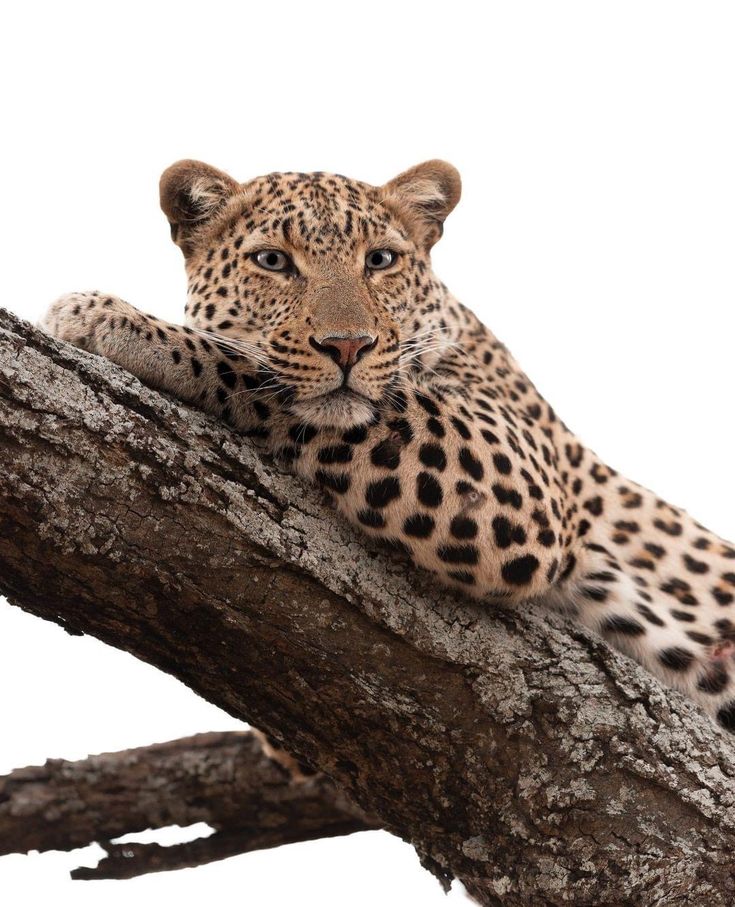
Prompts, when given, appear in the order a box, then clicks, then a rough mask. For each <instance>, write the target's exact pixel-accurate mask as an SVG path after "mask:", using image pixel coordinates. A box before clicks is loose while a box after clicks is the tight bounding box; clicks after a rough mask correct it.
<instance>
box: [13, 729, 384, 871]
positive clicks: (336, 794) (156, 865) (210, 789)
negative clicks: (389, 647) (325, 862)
mask: <svg viewBox="0 0 735 907" xmlns="http://www.w3.org/2000/svg"><path fill="white" fill-rule="evenodd" d="M196 822H206V823H208V824H209V825H210V826H211V827H212V828H213V830H214V832H213V834H212V835H210V836H209V837H201V838H198V839H196V840H194V841H189V842H185V843H181V844H174V845H170V846H165V847H164V846H160V845H158V844H141V843H135V844H132V843H125V844H111V843H109V842H110V840H111V839H112V838H119V837H122V836H123V835H125V834H129V833H130V832H139V831H143V830H145V829H148V828H163V827H165V826H167V825H179V826H182V827H185V826H187V825H193V824H194V823H196ZM375 827H376V825H375V823H374V822H371V821H370V820H369V819H367V818H366V817H365V816H364V814H362V813H361V812H360V811H359V810H358V809H356V807H355V806H354V805H353V804H351V803H350V802H349V801H348V800H347V798H346V797H345V796H344V794H343V793H342V792H341V791H340V790H339V789H338V788H336V787H335V786H334V784H332V782H331V781H329V779H328V778H327V777H326V776H325V775H317V776H316V777H314V778H311V779H309V780H308V781H305V782H303V783H302V782H294V781H291V778H290V775H289V774H288V773H287V772H286V771H284V770H283V769H281V768H280V767H279V766H278V765H277V764H276V763H275V762H273V761H272V760H271V759H269V758H268V757H267V756H265V755H264V754H263V752H262V750H261V747H260V744H259V743H258V741H257V740H256V739H255V737H254V735H253V734H250V733H236V732H231V733H221V734H200V735H198V736H196V737H187V738H184V739H182V740H173V741H171V742H170V743H162V744H158V745H156V746H147V747H139V748H137V749H132V750H125V751H124V752H122V753H105V754H103V755H101V756H91V757H90V758H88V759H83V760H81V761H79V762H67V761H66V760H63V759H49V760H48V761H47V762H46V764H45V765H41V766H32V767H29V768H22V769H18V770H17V771H14V772H11V773H10V774H9V775H6V776H5V777H0V854H7V853H25V852H27V851H29V850H41V851H44V850H73V849H74V848H77V847H84V846H85V845H87V844H91V843H93V842H95V841H99V842H101V843H102V845H103V847H104V848H105V850H106V851H107V856H106V857H105V858H104V859H103V860H101V861H100V863H99V865H98V866H96V867H94V868H87V867H82V868H80V869H77V870H75V871H74V872H73V873H72V876H73V877H74V878H77V879H109V878H116V879H122V878H125V879H128V878H131V877H133V876H136V875H140V874H142V873H146V872H154V871H159V870H164V869H180V868H182V867H184V866H198V865H201V864H202V863H208V862H211V861H213V860H221V859H222V858H223V857H228V856H232V855H233V854H238V853H245V852H246V851H251V850H261V849H263V848H266V847H274V846H276V845H279V844H290V843H294V842H297V841H308V840H312V839H314V838H324V837H332V836H334V835H345V834H351V833H352V832H355V831H365V830H367V829H370V828H375Z"/></svg>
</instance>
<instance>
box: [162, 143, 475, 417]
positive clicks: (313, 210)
mask: <svg viewBox="0 0 735 907" xmlns="http://www.w3.org/2000/svg"><path fill="white" fill-rule="evenodd" d="M459 193H460V183H459V175H458V174H457V172H456V170H455V169H454V168H453V167H451V166H450V165H449V164H446V163H444V162H441V161H429V162H427V163H425V164H421V165H419V166H418V167H415V168H413V169H412V170H409V171H406V172H405V173H403V174H401V175H400V176H399V177H397V178H396V179H394V180H392V181H390V182H389V183H387V184H386V185H384V186H380V187H376V186H370V185H368V184H366V183H362V182H358V181H356V180H350V179H347V178H345V177H343V176H337V175H331V174H324V173H273V174H270V175H268V176H263V177H258V178H256V179H253V180H251V181H249V182H246V183H242V184H241V183H237V182H236V181H235V180H233V179H232V178H231V177H229V176H227V175H226V174H224V173H222V172H221V171H218V170H215V169H214V168H212V167H209V166H208V165H205V164H201V163H198V162H195V161H181V162H179V163H178V164H174V165H173V167H170V168H169V169H168V170H167V171H166V172H165V173H164V174H163V177H162V178H161V204H162V207H163V210H164V212H165V213H166V215H167V217H168V219H169V222H170V224H171V232H172V237H173V239H174V241H175V242H176V243H177V244H178V245H179V246H180V248H181V249H182V251H183V253H184V256H185V261H186V271H187V276H188V282H189V291H188V301H187V306H186V319H187V324H188V325H189V327H192V328H194V329H196V330H197V331H200V332H211V333H212V334H214V335H216V336H217V337H219V338H221V337H224V338H226V340H227V342H228V343H229V348H230V350H231V351H233V353H234V354H237V353H238V352H240V353H242V355H243V357H246V358H248V359H249V360H251V361H252V362H253V363H254V365H255V367H256V371H257V373H258V375H257V377H258V379H259V381H260V387H264V388H272V390H273V393H274V394H280V395H281V397H282V398H286V399H288V405H289V407H290V409H291V411H292V412H294V413H295V414H296V415H297V416H299V418H302V419H304V420H305V421H308V422H309V423H310V424H314V425H317V426H319V425H331V426H333V427H345V428H348V427H351V426H357V425H361V424H365V423H367V422H369V421H370V420H371V419H372V418H373V417H374V413H375V408H376V407H377V406H379V405H380V404H381V403H383V402H385V401H386V400H389V399H390V395H391V393H392V391H393V390H394V388H395V387H396V384H397V383H398V381H399V380H400V378H401V375H402V374H405V372H406V371H407V370H416V369H420V368H425V367H430V366H431V364H432V361H434V360H435V359H436V358H438V356H440V355H441V351H442V348H443V347H444V345H445V344H446V343H451V342H452V328H453V325H452V318H451V313H450V312H449V311H448V310H447V294H446V290H445V289H444V287H443V285H442V284H441V283H440V282H439V281H438V280H437V279H436V278H435V276H434V275H433V273H432V270H431V262H430V250H431V247H432V245H433V244H434V242H435V241H436V240H437V239H438V238H439V236H440V235H441V231H442V223H443V221H444V218H445V217H446V216H447V214H448V213H449V212H450V211H451V210H452V208H453V207H454V205H455V204H456V202H457V201H458V199H459Z"/></svg>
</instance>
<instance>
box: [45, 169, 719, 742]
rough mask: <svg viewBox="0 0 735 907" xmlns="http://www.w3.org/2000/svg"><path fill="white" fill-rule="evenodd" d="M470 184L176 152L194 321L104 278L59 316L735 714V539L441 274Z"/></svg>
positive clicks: (173, 178) (415, 533)
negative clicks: (576, 416)
mask: <svg viewBox="0 0 735 907" xmlns="http://www.w3.org/2000/svg"><path fill="white" fill-rule="evenodd" d="M458 198H459V177H458V175H457V173H456V171H455V170H454V168H452V167H451V166H450V165H448V164H445V163H443V162H441V161H430V162H427V163H426V164H423V165H419V166H418V167H415V168H412V169H411V170H409V171H406V172H405V173H403V174H401V175H399V177H397V178H396V179H394V180H391V181H390V182H389V183H387V184H385V185H384V186H377V187H376V186H370V185H368V184H366V183H362V182H358V181H354V180H349V179H346V178H345V177H341V176H335V175H331V174H324V173H312V174H296V173H283V174H271V175H269V176H265V177H260V178H257V179H255V180H252V181H250V182H247V183H242V184H241V183H238V182H236V181H235V180H233V179H232V178H231V177H229V176H228V175H227V174H225V173H223V172H221V171H218V170H215V169H214V168H211V167H209V166H208V165H205V164H201V163H199V162H196V161H184V162H180V163H179V164H176V165H174V166H173V167H172V168H169V170H167V171H166V172H165V173H164V175H163V177H162V181H161V203H162V207H163V209H164V211H165V213H166V215H167V217H168V220H169V222H170V225H171V231H172V236H173V238H174V241H175V242H176V243H177V244H178V245H179V247H180V248H181V249H182V251H183V252H184V255H185V262H186V270H187V275H188V279H189V293H188V299H187V303H186V327H180V326H177V325H170V324H165V323H163V322H161V321H159V320H158V319H157V318H155V317H154V316H151V315H145V314H143V313H142V312H139V311H138V310H137V309H134V308H133V307H132V306H130V305H129V304H128V303H125V302H123V301H122V300H119V299H117V298H116V297H112V296H106V295H104V294H98V293H89V294H72V295H71V296H68V297H63V298H62V299H61V300H59V301H58V302H57V303H55V305H54V306H52V308H51V310H50V312H49V314H48V315H47V317H46V321H45V325H46V327H47V328H48V329H49V330H51V331H52V332H53V333H55V334H56V335H57V336H60V337H62V338H63V339H66V340H70V341H72V342H74V343H78V344H79V345H80V346H85V347H86V348H88V349H91V350H93V351H94V352H97V353H100V354H103V355H107V356H109V357H110V358H112V359H114V360H115V361H117V362H119V363H120V364H121V365H123V366H125V367H126V368H128V369H130V370H131V371H133V372H135V373H136V374H137V375H138V376H139V377H141V378H142V379H143V380H144V381H147V382H149V383H151V384H153V385H154V386H157V387H161V388H162V389H164V390H166V391H169V392H171V393H174V394H178V395H179V396H180V397H182V399H185V400H187V401H189V402H191V403H193V404H194V405H197V406H200V407H202V408H203V409H206V410H208V411H210V412H214V413H216V414H218V415H219V416H220V417H222V418H223V419H225V420H226V421H227V422H229V423H230V424H232V425H234V426H235V427H236V428H237V429H238V430H240V431H242V432H244V433H245V434H248V435H250V436H252V437H254V438H255V439H256V440H257V441H258V442H259V443H261V444H263V445H265V446H266V447H267V448H268V449H269V450H270V451H271V452H273V453H275V454H277V455H278V456H280V457H281V458H282V459H283V460H285V461H287V462H288V463H290V464H291V465H292V467H293V468H294V470H295V471H296V472H297V473H299V474H300V475H302V476H303V477H305V478H307V479H308V480H310V481H313V482H316V483H318V484H320V485H321V486H322V488H324V489H325V491H326V492H328V494H329V495H330V496H331V497H332V498H333V500H334V502H335V503H336V505H337V507H338V508H339V509H340V510H341V512H342V513H343V514H344V515H345V516H346V517H347V518H348V519H350V520H351V521H352V522H353V523H354V524H356V525H357V526H359V527H360V528H361V529H363V530H364V531H365V532H367V533H368V534H370V535H372V536H374V537H378V538H382V539H384V540H385V541H387V542H388V543H389V544H390V545H391V546H392V547H394V548H400V549H402V550H404V551H405V552H406V554H407V555H408V556H410V557H411V558H412V560H413V561H414V562H415V563H416V564H417V565H418V566H420V567H422V568H424V569H426V570H429V571H432V572H433V573H434V574H435V575H436V576H437V577H438V578H439V579H440V580H441V581H442V582H444V583H446V584H447V585H449V586H452V587H454V588H458V589H461V590H463V591H465V592H467V593H469V594H471V595H474V596H476V597H477V598H478V599H481V600H483V601H487V602H488V603H492V602H497V601H505V602H515V603H520V602H523V601H525V600H528V599H536V600H537V601H539V602H541V603H543V604H545V605H548V606H549V607H554V608H558V609H561V610H565V611H567V612H568V613H571V614H573V615H574V616H575V617H576V618H577V619H578V620H579V621H580V622H581V623H583V624H584V625H585V626H588V627H590V628H592V629H593V630H595V631H596V632H598V633H600V634H602V635H603V636H604V637H605V638H606V639H607V640H608V641H609V642H610V643H612V644H613V645H615V646H617V647H618V648H620V649H622V650H623V651H624V652H626V653H627V654H629V655H630V656H632V657H634V658H636V659H637V660H638V661H640V662H641V663H642V664H643V665H644V666H645V667H647V668H648V669H649V670H651V671H652V672H653V673H655V674H657V675H658V676H659V677H660V678H662V679H663V680H664V681H665V682H667V683H669V684H670V685H671V686H674V687H676V688H678V689H680V690H682V691H684V692H685V693H687V694H688V695H689V696H691V697H692V698H693V699H695V700H696V701H697V702H699V703H700V704H701V705H702V706H703V707H704V708H705V709H706V710H707V711H708V712H709V713H710V714H711V715H713V716H715V717H716V718H717V719H718V721H719V722H720V724H721V725H723V726H724V727H726V728H728V729H729V730H735V688H734V686H735V685H734V684H733V680H732V676H733V658H734V657H735V622H734V620H733V614H732V609H733V607H735V604H734V603H735V549H734V548H733V547H732V546H731V545H730V544H728V543H726V542H724V541H722V540H721V539H719V538H718V537H717V536H715V535H714V534H713V533H711V532H709V531H707V530H706V529H704V528H702V527H701V526H700V525H699V524H697V523H695V522H694V521H693V520H692V519H691V517H689V516H688V515H687V514H686V513H684V512H683V511H681V510H680V509H679V508H676V507H673V506H671V505H670V504H667V503H666V502H665V501H662V500H660V499H659V498H657V497H656V496H655V495H654V494H652V493H651V492H649V491H647V490H646V489H644V488H641V487H640V486H638V485H636V484H635V483H633V482H631V481H629V480H627V479H624V478H623V477H621V476H619V475H618V474H617V473H616V471H615V470H613V469H611V468H610V467H608V466H606V465H605V464H604V463H603V462H602V461H601V460H600V459H599V458H598V457H597V456H596V455H595V454H594V453H592V452H591V451H590V450H589V449H588V448H586V447H585V446H584V444H582V443H581V442H580V440H579V439H578V438H577V437H576V436H575V435H574V434H573V433H572V432H571V431H570V430H569V429H568V428H567V427H566V426H565V425H564V423H563V422H561V421H560V420H559V419H558V418H557V416H556V414H555V413H554V411H553V409H552V408H551V407H550V406H549V405H548V403H546V401H545V400H544V399H543V398H542V397H541V396H540V394H539V393H538V391H537V390H536V388H535V387H534V385H533V384H532V383H531V381H530V380H529V379H528V378H527V377H526V375H525V374H524V373H523V371H522V370H521V369H520V367H519V366H518V364H517V363H516V362H515V360H514V359H513V358H512V356H511V355H510V354H509V353H508V351H507V350H506V349H505V347H504V346H503V345H502V343H500V341H499V340H497V338H496V337H495V336H494V335H493V334H492V333H491V332H490V331H489V330H488V329H487V328H486V327H485V326H484V325H483V324H482V323H481V322H480V321H479V320H478V319H477V318H476V317H475V316H474V315H473V314H472V312H470V310H469V309H467V308H465V307H464V306H463V305H461V304H460V303H459V302H458V301H457V300H456V299H455V298H454V297H453V296H452V295H451V293H450V292H449V290H448V289H447V288H446V287H445V286H444V284H442V283H441V281H440V280H438V279H437V277H436V276H435V275H434V273H433V271H432V267H431V258H430V252H431V248H432V246H433V244H434V243H435V242H436V241H437V240H438V239H439V238H440V236H441V234H442V230H443V222H444V220H445V218H446V216H447V215H448V214H449V213H450V211H451V210H452V208H453V207H454V205H455V204H456V202H457V201H458ZM381 250H382V251H384V252H385V251H386V250H387V252H388V253H390V254H389V255H387V257H386V256H384V255H380V254H378V255H377V257H376V259H375V260H376V261H377V262H379V263H382V262H384V261H388V262H389V264H388V266H387V267H385V268H382V267H381V268H379V269H374V268H372V266H371V264H370V261H371V259H370V256H371V254H373V253H376V252H380V251H381ZM266 252H272V253H273V254H274V255H275V256H276V257H275V258H273V259H272V262H274V263H276V264H278V266H279V267H280V265H281V264H283V262H284V261H285V262H287V264H288V266H287V267H284V268H283V269H282V270H278V271H270V270H268V268H267V267H266V265H268V260H265V261H261V259H259V257H258V253H266ZM278 256H281V257H278ZM391 256H394V257H393V258H391Z"/></svg>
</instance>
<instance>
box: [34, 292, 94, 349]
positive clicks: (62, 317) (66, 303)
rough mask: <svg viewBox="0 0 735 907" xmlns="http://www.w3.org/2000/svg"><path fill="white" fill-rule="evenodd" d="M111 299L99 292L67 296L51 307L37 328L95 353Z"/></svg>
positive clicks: (69, 294) (60, 298)
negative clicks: (102, 316)
mask: <svg viewBox="0 0 735 907" xmlns="http://www.w3.org/2000/svg"><path fill="white" fill-rule="evenodd" d="M108 300H111V297H109V296H104V295H103V294H102V293H98V292H96V291H90V292H86V293H66V294H65V295H64V296H60V297H59V298H58V299H57V300H56V301H55V302H53V303H52V304H51V305H50V306H49V308H48V310H47V311H46V313H45V315H43V317H42V318H41V320H40V321H39V322H38V325H37V326H38V327H39V328H40V329H41V330H42V331H45V332H46V333H47V334H51V336H52V337H56V338H57V339H58V340H64V341H66V342H67V343H72V344H74V346H78V347H81V349H84V350H90V352H95V343H94V336H95V328H96V327H97V325H98V324H99V322H100V317H101V315H102V310H103V308H104V306H105V305H109V304H110V303H108Z"/></svg>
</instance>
